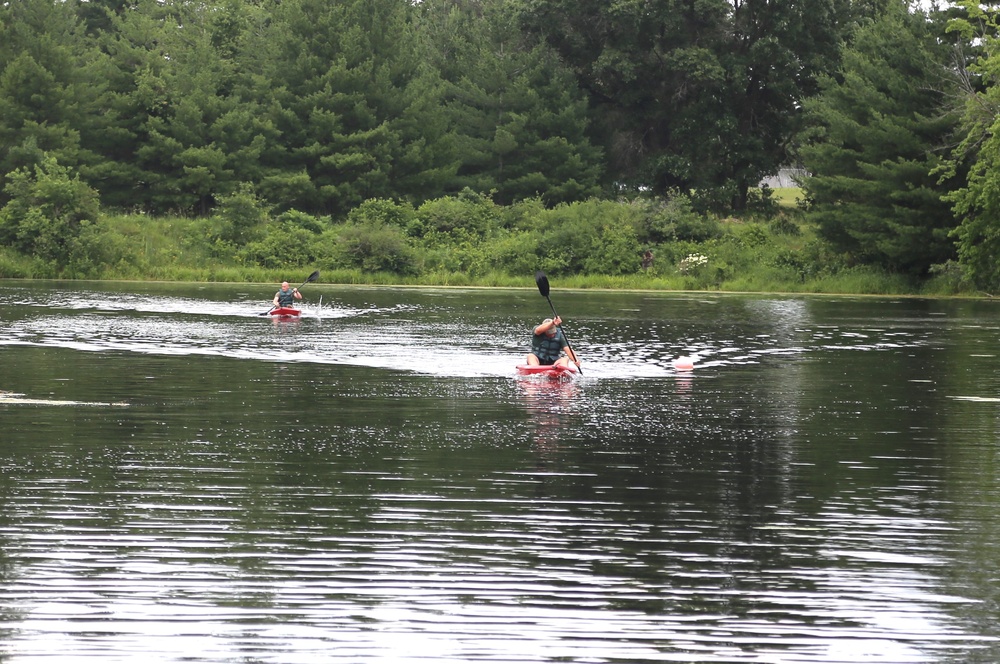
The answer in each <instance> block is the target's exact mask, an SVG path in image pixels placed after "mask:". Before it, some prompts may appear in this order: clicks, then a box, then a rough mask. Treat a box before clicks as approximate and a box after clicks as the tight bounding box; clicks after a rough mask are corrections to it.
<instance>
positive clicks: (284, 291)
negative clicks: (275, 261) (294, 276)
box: [274, 281, 302, 307]
mask: <svg viewBox="0 0 1000 664" xmlns="http://www.w3.org/2000/svg"><path fill="white" fill-rule="evenodd" d="M301 299H302V293H300V292H299V289H298V288H292V287H290V286H289V285H288V282H287V281H283V282H281V290H279V291H278V292H277V293H275V294H274V306H275V307H291V306H292V305H293V304H295V300H301Z"/></svg>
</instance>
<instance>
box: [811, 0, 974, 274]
mask: <svg viewBox="0 0 1000 664" xmlns="http://www.w3.org/2000/svg"><path fill="white" fill-rule="evenodd" d="M941 37H942V35H941V31H940V28H935V24H934V23H932V22H930V21H929V20H928V18H927V16H926V15H925V14H923V13H921V12H913V13H911V12H910V11H908V9H907V7H906V6H905V5H904V4H903V3H902V2H896V3H893V4H891V5H890V6H889V7H888V8H887V9H886V11H885V13H884V14H883V15H882V16H880V17H879V18H878V19H877V20H875V21H873V22H871V23H870V24H868V25H865V26H863V27H862V28H860V29H859V30H858V32H857V34H856V35H855V38H854V41H853V43H852V45H851V46H850V47H849V48H848V49H847V50H846V52H845V53H844V58H843V67H842V69H841V71H840V72H838V76H836V77H828V78H825V79H824V81H823V92H822V93H821V94H820V95H819V96H817V97H816V98H814V99H812V100H811V101H809V102H807V109H808V111H809V114H810V117H811V118H812V120H813V121H814V122H815V123H816V131H815V134H814V135H813V138H812V140H811V143H810V144H809V145H807V146H806V147H804V148H803V149H802V152H801V156H802V163H803V165H804V166H805V167H806V169H807V170H809V171H810V172H812V173H813V176H812V177H810V178H808V179H807V180H806V181H805V183H804V188H805V192H806V195H807V198H808V200H809V201H810V202H811V208H810V214H809V218H810V219H812V220H814V221H815V222H816V223H817V224H818V227H819V233H820V235H821V236H822V237H823V238H825V239H826V240H827V241H828V242H829V243H830V245H831V246H832V247H833V248H834V249H835V250H836V251H837V252H840V253H842V254H844V255H846V256H847V257H848V259H849V260H850V261H853V262H856V263H864V264H873V265H879V266H884V267H886V268H888V269H890V270H894V271H898V272H906V273H912V274H917V275H920V274H924V273H926V272H927V270H928V269H929V268H930V267H931V266H932V265H934V264H936V263H942V262H944V261H946V260H948V259H949V258H951V257H953V256H954V246H953V243H952V242H951V240H950V239H949V236H948V234H949V231H950V230H951V229H953V228H954V227H955V224H956V220H955V216H954V215H953V214H952V212H951V210H950V209H949V206H948V204H947V203H946V202H945V201H943V200H942V196H943V195H944V194H946V193H947V192H948V189H949V188H948V185H947V184H939V182H938V179H939V178H938V175H937V174H936V172H935V171H936V169H937V168H938V166H939V165H940V163H941V160H942V158H943V157H944V156H945V147H946V144H947V141H948V140H949V139H950V138H951V136H952V135H953V133H954V131H955V129H956V126H957V125H956V123H957V117H956V116H955V114H953V113H949V112H948V106H947V102H948V101H949V99H950V98H951V96H952V95H953V93H954V89H955V84H956V79H955V78H954V77H953V76H951V75H950V74H949V73H948V69H947V67H946V65H947V64H948V62H949V58H950V48H949V47H948V46H947V43H946V42H945V41H943V40H942V39H941Z"/></svg>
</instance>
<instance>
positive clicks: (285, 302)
mask: <svg viewBox="0 0 1000 664" xmlns="http://www.w3.org/2000/svg"><path fill="white" fill-rule="evenodd" d="M294 303H295V291H293V290H292V289H291V288H289V289H288V290H286V291H281V290H280V291H278V306H279V307H290V306H292V305H293V304H294Z"/></svg>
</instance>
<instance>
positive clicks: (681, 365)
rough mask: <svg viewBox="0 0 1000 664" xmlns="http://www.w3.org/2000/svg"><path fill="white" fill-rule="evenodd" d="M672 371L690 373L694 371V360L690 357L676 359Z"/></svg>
mask: <svg viewBox="0 0 1000 664" xmlns="http://www.w3.org/2000/svg"><path fill="white" fill-rule="evenodd" d="M674 369H677V370H678V371H691V370H693V369H694V360H692V359H691V358H690V357H678V358H677V359H676V360H674Z"/></svg>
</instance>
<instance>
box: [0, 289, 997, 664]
mask: <svg viewBox="0 0 1000 664" xmlns="http://www.w3.org/2000/svg"><path fill="white" fill-rule="evenodd" d="M552 286H553V289H552V292H551V300H552V304H553V305H555V307H556V308H557V309H558V311H559V313H560V314H561V315H562V316H563V319H564V324H565V331H566V332H567V335H568V337H569V339H570V341H571V343H572V345H573V347H574V349H575V350H576V351H577V352H578V353H579V355H580V357H581V359H582V360H583V362H584V363H583V370H584V371H583V375H581V376H578V377H577V378H576V379H575V380H572V381H566V382H558V381H547V380H544V379H525V378H518V377H517V376H516V375H515V371H514V367H515V365H516V364H518V363H520V362H521V361H522V358H523V356H524V353H525V352H526V350H527V346H528V343H529V335H530V328H531V327H532V325H533V324H536V323H537V322H539V321H540V320H541V319H542V318H544V317H546V316H547V315H550V314H551V310H550V307H549V303H548V302H546V300H545V298H542V297H540V296H539V293H538V292H537V291H535V290H506V289H505V290H474V289H429V288H428V289H424V288H406V289H403V288H362V287H342V286H341V287H338V286H332V285H326V284H322V283H317V284H309V285H308V286H306V287H305V288H303V294H304V295H305V296H306V299H305V301H304V304H303V309H304V315H303V317H302V318H301V320H299V321H295V322H277V321H272V320H270V318H269V317H266V316H260V315H259V314H261V313H262V312H264V311H266V310H267V309H268V308H269V301H270V297H271V296H272V295H273V292H274V290H276V287H274V286H260V285H209V286H198V285H190V284H183V285H175V284H80V283H77V284H73V283H62V282H58V283H57V282H17V281H7V282H2V283H0V391H3V393H2V394H0V471H2V477H0V507H2V509H0V662H3V663H4V664H25V663H29V662H31V663H34V662H45V663H46V664H49V663H61V662H80V661H93V662H101V663H102V664H103V663H107V662H240V663H248V662H254V663H258V662H259V663H271V662H275V663H278V662H281V663H286V662H287V663H300V662H302V663H306V662H326V661H344V662H356V663H359V664H369V663H374V662H379V663H383V662H420V663H422V664H444V663H460V662H490V663H498V662H501V663H505V662H509V663H511V664H513V663H517V664H524V663H532V662H587V663H597V662H617V663H621V662H633V663H643V662H771V663H776V662H781V663H784V662H795V663H802V662H823V663H831V662H844V663H852V664H853V663H857V662H866V663H867V662H878V663H883V664H884V663H890V662H891V663H909V662H955V663H958V662H963V663H964V662H983V663H987V662H997V661H1000V359H998V353H997V343H998V330H1000V311H998V304H997V303H995V302H991V301H933V300H915V299H898V298H886V299H877V298H851V297H775V296H738V295H719V294H656V293H603V292H600V293H594V292H577V291H574V292H567V291H561V290H560V289H559V287H558V283H556V281H555V280H553V283H552ZM679 356H689V357H692V358H693V359H694V369H693V371H677V370H676V369H675V368H674V360H675V359H676V358H677V357H679Z"/></svg>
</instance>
